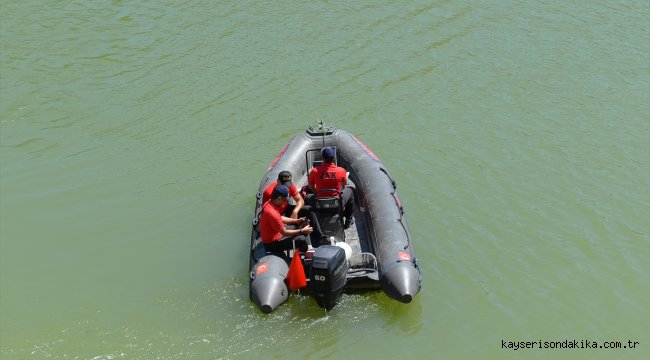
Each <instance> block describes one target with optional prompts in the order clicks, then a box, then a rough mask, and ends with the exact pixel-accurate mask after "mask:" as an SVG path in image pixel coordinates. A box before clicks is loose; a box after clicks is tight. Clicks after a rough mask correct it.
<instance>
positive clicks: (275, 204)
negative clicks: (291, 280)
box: [260, 185, 312, 253]
mask: <svg viewBox="0 0 650 360" xmlns="http://www.w3.org/2000/svg"><path fill="white" fill-rule="evenodd" d="M287 197H289V188H287V187H286V186H284V185H277V186H276V187H275V189H273V192H272V193H271V199H270V200H269V201H268V202H266V203H265V204H264V205H263V207H262V213H261V214H260V235H261V236H262V242H263V243H264V247H265V248H266V251H284V250H289V249H293V244H294V242H295V245H296V248H297V249H299V250H300V251H301V252H303V253H305V252H307V250H308V249H309V248H310V247H311V241H310V239H309V233H311V232H312V227H311V226H309V225H305V226H302V227H301V228H300V229H295V230H294V229H286V228H285V224H286V225H301V224H303V223H306V219H305V218H298V219H291V218H288V217H286V216H282V214H281V213H280V209H281V207H282V205H284V204H285V203H286V202H287Z"/></svg>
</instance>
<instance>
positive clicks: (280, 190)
mask: <svg viewBox="0 0 650 360" xmlns="http://www.w3.org/2000/svg"><path fill="white" fill-rule="evenodd" d="M276 196H282V197H283V198H288V197H289V188H288V187H286V186H284V185H278V186H276V187H275V189H273V193H272V194H271V197H276Z"/></svg>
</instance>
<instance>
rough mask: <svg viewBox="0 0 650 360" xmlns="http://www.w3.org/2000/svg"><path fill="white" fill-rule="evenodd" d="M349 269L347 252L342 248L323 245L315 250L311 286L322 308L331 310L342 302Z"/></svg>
mask: <svg viewBox="0 0 650 360" xmlns="http://www.w3.org/2000/svg"><path fill="white" fill-rule="evenodd" d="M348 268H349V264H348V261H347V259H346V258H345V250H343V249H342V248H340V247H338V246H332V245H322V246H320V247H318V248H316V249H315V251H314V256H313V259H312V265H311V274H310V276H309V284H310V287H311V294H312V296H313V297H314V299H315V300H316V302H317V303H318V305H319V306H320V307H322V308H325V309H327V310H329V309H331V308H333V307H334V305H336V303H337V302H338V301H339V300H340V298H341V294H343V288H344V287H345V283H346V280H347V273H348Z"/></svg>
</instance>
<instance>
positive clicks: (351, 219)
mask: <svg viewBox="0 0 650 360" xmlns="http://www.w3.org/2000/svg"><path fill="white" fill-rule="evenodd" d="M352 224H354V217H349V218H345V224H343V228H344V229H347V228H349V227H350V225H352Z"/></svg>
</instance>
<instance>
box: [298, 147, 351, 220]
mask: <svg viewBox="0 0 650 360" xmlns="http://www.w3.org/2000/svg"><path fill="white" fill-rule="evenodd" d="M321 155H322V157H323V164H321V165H320V166H318V167H314V168H313V169H312V170H311V172H310V173H309V178H308V180H307V181H308V183H307V186H308V187H309V189H310V190H311V191H312V192H313V193H315V194H316V195H315V197H316V198H319V197H324V196H338V195H339V194H340V196H341V201H342V202H343V204H344V209H343V215H344V216H345V224H344V226H343V227H344V228H345V229H347V228H348V227H350V225H351V224H353V221H354V218H353V217H352V211H353V207H352V206H353V204H354V194H353V193H352V189H350V188H349V187H345V185H347V183H348V174H347V171H345V169H344V168H342V167H340V166H336V164H335V163H334V157H335V156H336V150H334V148H333V147H326V148H323V150H322V151H321ZM325 189H334V190H336V192H333V191H332V192H327V191H325V192H320V193H319V192H318V191H319V190H325Z"/></svg>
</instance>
